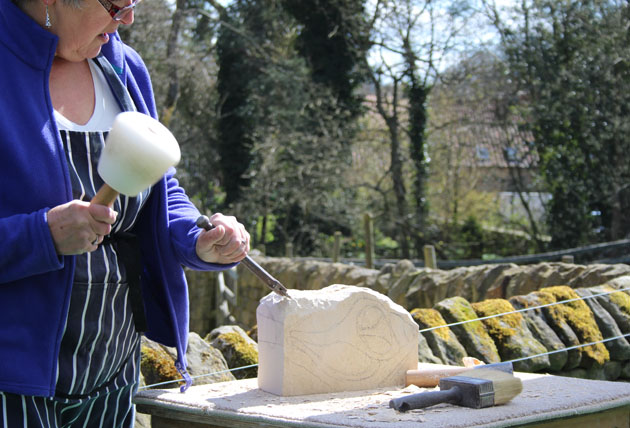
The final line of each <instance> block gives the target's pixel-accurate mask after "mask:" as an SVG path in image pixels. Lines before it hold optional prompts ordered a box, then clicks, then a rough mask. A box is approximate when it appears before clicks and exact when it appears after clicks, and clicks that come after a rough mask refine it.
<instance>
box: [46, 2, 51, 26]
mask: <svg viewBox="0 0 630 428" xmlns="http://www.w3.org/2000/svg"><path fill="white" fill-rule="evenodd" d="M50 27H52V24H51V23H50V14H49V13H48V5H46V28H50Z"/></svg>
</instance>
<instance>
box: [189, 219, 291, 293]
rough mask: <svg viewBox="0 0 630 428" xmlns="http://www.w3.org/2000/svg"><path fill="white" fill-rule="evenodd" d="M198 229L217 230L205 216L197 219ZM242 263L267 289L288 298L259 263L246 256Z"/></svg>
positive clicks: (284, 290)
mask: <svg viewBox="0 0 630 428" xmlns="http://www.w3.org/2000/svg"><path fill="white" fill-rule="evenodd" d="M197 227H200V228H202V229H205V230H212V229H214V228H215V226H214V224H212V223H211V222H210V219H209V218H208V217H206V216H205V215H202V216H200V217H199V218H198V219H197ZM241 263H242V264H243V265H245V267H246V268H247V269H249V270H250V271H251V272H252V273H253V274H254V275H256V276H257V277H258V278H259V279H260V280H261V281H262V282H264V283H265V284H266V285H267V287H269V288H271V290H272V291H273V292H274V293H277V294H279V295H281V296H282V297H288V298H289V299H291V296H289V293H288V292H287V288H286V287H285V286H284V285H282V283H281V282H280V281H278V280H277V279H276V278H274V277H273V276H271V274H270V273H269V272H267V271H266V270H265V269H263V267H262V266H260V265H259V264H258V263H256V262H255V261H254V260H253V259H252V258H251V257H249V256H245V258H244V259H243V260H241Z"/></svg>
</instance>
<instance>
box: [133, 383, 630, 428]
mask: <svg viewBox="0 0 630 428" xmlns="http://www.w3.org/2000/svg"><path fill="white" fill-rule="evenodd" d="M516 375H517V376H519V377H520V378H521V379H522V380H523V392H522V393H521V394H520V395H519V396H517V397H516V398H514V399H513V400H512V401H511V402H509V403H507V404H505V405H503V406H496V407H491V408H486V409H470V408H465V407H458V406H454V405H449V404H442V405H438V406H434V407H431V408H428V409H424V410H413V411H410V412H407V413H398V412H396V411H394V410H393V409H391V408H389V401H390V400H391V399H392V398H396V397H400V396H402V395H404V394H409V393H414V392H420V391H423V389H421V388H417V387H414V386H412V387H407V388H405V389H402V388H395V387H392V388H381V389H376V390H370V391H355V392H345V393H331V394H317V395H307V396H298V397H279V396H276V395H273V394H269V393H266V392H264V391H262V390H260V389H258V384H257V381H256V379H246V380H239V381H233V382H224V383H216V384H211V385H200V386H193V387H191V388H190V389H189V390H188V391H187V392H186V393H184V394H182V393H180V392H179V390H178V389H170V390H144V391H141V392H139V393H138V394H137V396H136V398H135V402H136V405H137V410H138V411H139V412H141V413H147V414H150V415H152V427H153V428H183V427H185V428H198V427H213V428H216V427H233V428H245V427H248V428H249V427H261V426H264V427H276V428H286V427H300V428H339V427H361V428H411V427H424V426H426V427H430V428H473V427H484V428H491V427H513V426H537V427H545V428H561V427H566V426H571V428H593V427H599V428H612V427H630V384H629V383H625V382H605V381H593V380H583V379H575V378H568V377H559V376H548V375H533V374H526V373H517V374H516Z"/></svg>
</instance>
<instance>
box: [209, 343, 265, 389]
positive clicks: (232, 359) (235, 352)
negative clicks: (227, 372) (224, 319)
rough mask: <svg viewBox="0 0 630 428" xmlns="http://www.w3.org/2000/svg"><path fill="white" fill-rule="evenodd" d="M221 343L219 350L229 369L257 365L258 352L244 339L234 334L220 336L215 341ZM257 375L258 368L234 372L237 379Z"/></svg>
mask: <svg viewBox="0 0 630 428" xmlns="http://www.w3.org/2000/svg"><path fill="white" fill-rule="evenodd" d="M215 340H216V341H217V342H218V343H221V346H220V350H221V352H222V353H223V356H224V357H225V360H226V361H227V363H228V366H229V367H230V368H238V367H245V366H250V365H252V364H258V351H257V350H256V348H255V347H254V346H252V344H250V343H248V342H247V341H246V340H245V338H243V337H242V336H241V335H240V334H238V333H236V332H229V333H223V334H220V335H219V336H218V337H217V338H216V339H215ZM257 375H258V368H257V367H251V368H249V369H243V370H239V371H237V372H234V376H235V377H236V378H237V379H245V378H253V377H256V376H257Z"/></svg>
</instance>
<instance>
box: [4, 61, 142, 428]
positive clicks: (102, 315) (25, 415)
mask: <svg viewBox="0 0 630 428" xmlns="http://www.w3.org/2000/svg"><path fill="white" fill-rule="evenodd" d="M107 66H108V64H103V63H102V60H101V65H100V67H101V69H102V70H103V68H105V70H103V71H104V72H105V75H106V78H107V79H108V80H109V81H110V84H113V85H114V86H113V90H114V93H116V95H117V96H118V98H119V99H120V98H121V97H123V98H124V102H123V106H124V107H125V109H127V110H129V109H133V106H132V105H131V104H129V103H130V102H131V101H130V98H129V96H128V94H127V93H126V90H125V88H124V87H123V85H122V83H120V81H119V80H118V79H117V78H116V77H115V76H113V75H111V73H112V72H113V70H111V66H110V69H107ZM60 133H61V140H62V142H63V147H64V149H65V152H66V159H67V161H68V168H69V173H70V177H71V181H72V190H73V197H74V199H79V200H85V201H89V200H90V199H91V198H92V197H93V196H94V194H95V193H96V191H97V190H98V189H99V188H100V186H101V185H102V184H103V182H102V180H101V179H100V177H99V176H98V173H97V172H96V167H97V164H98V159H99V156H100V152H101V149H102V147H103V145H104V144H105V137H106V135H107V133H106V132H76V131H66V130H63V131H60ZM148 194H149V190H146V191H145V192H143V193H142V194H140V195H138V196H137V197H133V198H131V197H127V196H123V195H121V196H119V198H118V199H117V200H116V202H115V204H114V207H113V208H114V210H116V211H117V212H118V217H117V220H116V223H115V224H114V225H113V226H112V233H111V234H110V237H109V238H107V239H105V240H104V241H103V243H102V244H101V245H99V247H98V249H97V250H96V251H94V252H91V253H85V254H81V255H78V256H76V268H75V276H74V281H73V285H72V294H71V299H70V307H69V310H68V316H67V320H66V326H65V330H64V333H63V337H62V342H61V349H60V353H59V359H58V365H57V384H56V393H55V396H54V397H33V396H24V395H17V394H9V393H3V392H0V412H1V413H0V427H2V428H18V427H24V428H31V427H32V428H42V427H43V428H62V427H72V428H75V427H85V428H92V427H132V426H133V422H134V419H135V411H134V406H133V403H132V397H133V394H134V392H135V390H136V389H137V384H138V377H139V373H140V338H141V334H140V333H139V332H138V331H137V329H136V326H135V325H134V313H133V310H132V300H133V295H132V294H133V293H131V295H130V292H129V284H128V271H129V270H130V268H128V266H126V265H125V263H123V260H126V258H125V257H123V254H122V250H121V245H119V244H120V242H121V237H123V236H125V237H126V236H128V233H129V232H130V231H131V230H132V228H133V226H134V224H135V221H136V219H137V217H138V214H139V212H140V210H141V208H142V206H143V205H144V203H145V201H146V199H147V197H148ZM134 268H135V267H134ZM134 271H135V270H134ZM135 321H137V320H135Z"/></svg>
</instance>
